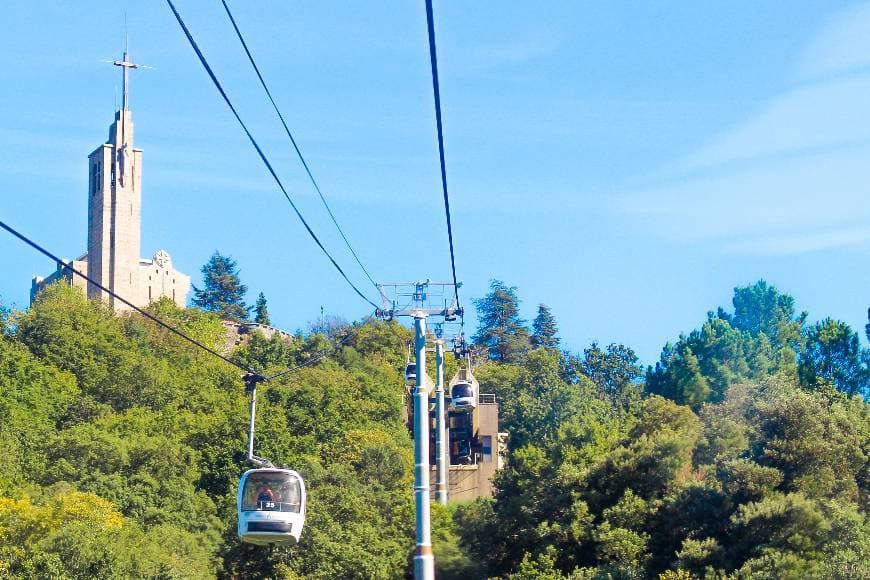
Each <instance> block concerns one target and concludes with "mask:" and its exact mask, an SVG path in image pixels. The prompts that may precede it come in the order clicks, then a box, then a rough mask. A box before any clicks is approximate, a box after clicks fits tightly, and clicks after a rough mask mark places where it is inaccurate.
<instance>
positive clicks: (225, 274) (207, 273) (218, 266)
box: [193, 251, 250, 322]
mask: <svg viewBox="0 0 870 580" xmlns="http://www.w3.org/2000/svg"><path fill="white" fill-rule="evenodd" d="M201 271H202V281H203V289H202V290H200V289H199V288H197V287H196V286H194V287H193V292H194V297H193V304H194V305H196V306H198V307H200V308H202V309H203V310H207V311H209V312H215V313H217V314H218V315H219V316H220V317H221V318H223V319H225V320H235V321H237V322H241V321H244V320H247V319H248V316H250V312H249V309H248V307H247V306H245V293H246V292H247V291H248V287H247V286H245V285H244V284H242V281H241V279H240V278H239V269H238V266H237V265H236V262H235V260H233V259H232V258H231V257H229V256H224V255H222V254H221V253H220V252H218V251H215V253H214V254H212V255H211V258H209V260H208V262H207V263H206V264H205V265H204V266H203V267H202V270H201Z"/></svg>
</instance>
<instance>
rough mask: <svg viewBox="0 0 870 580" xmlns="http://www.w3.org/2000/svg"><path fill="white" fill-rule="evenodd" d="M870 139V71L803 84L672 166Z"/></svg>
mask: <svg viewBox="0 0 870 580" xmlns="http://www.w3.org/2000/svg"><path fill="white" fill-rule="evenodd" d="M864 142H870V75H862V76H857V77H853V78H849V79H843V80H837V81H831V82H825V83H820V84H815V85H811V86H807V87H802V88H799V89H796V90H793V91H790V92H788V93H785V94H783V95H781V96H779V97H777V98H775V99H774V100H773V101H772V102H771V103H770V104H769V105H768V106H766V107H765V108H764V109H763V110H761V111H760V112H758V113H756V114H754V115H753V116H751V117H750V118H749V119H748V120H747V121H746V122H744V123H743V124H741V125H740V126H738V127H735V128H734V129H732V130H730V131H727V132H726V133H724V134H723V135H721V136H719V137H717V138H715V139H713V141H711V142H710V143H709V144H708V145H705V146H703V147H702V148H701V149H700V150H699V151H697V152H694V153H692V154H690V155H688V156H686V157H684V158H683V159H681V160H678V161H677V162H676V163H674V164H672V165H671V167H670V170H671V171H672V172H674V171H676V172H689V171H699V170H705V169H717V168H720V167H722V166H727V165H729V164H735V163H742V162H750V161H758V160H761V161H764V160H766V158H771V157H781V156H784V155H791V154H795V153H806V152H807V151H812V150H818V149H825V148H831V147H837V146H842V145H852V144H855V143H864Z"/></svg>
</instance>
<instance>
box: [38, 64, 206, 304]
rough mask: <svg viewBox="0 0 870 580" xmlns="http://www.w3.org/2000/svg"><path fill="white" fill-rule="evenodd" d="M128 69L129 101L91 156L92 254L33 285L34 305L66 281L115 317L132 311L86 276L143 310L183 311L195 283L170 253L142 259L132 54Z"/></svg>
mask: <svg viewBox="0 0 870 580" xmlns="http://www.w3.org/2000/svg"><path fill="white" fill-rule="evenodd" d="M115 64H116V65H117V66H121V67H123V69H124V99H123V101H122V106H121V109H120V110H119V111H117V112H116V113H115V119H114V121H113V122H112V125H111V126H110V127H109V138H108V140H107V141H106V142H105V143H104V144H102V145H100V146H99V147H97V148H96V149H95V150H94V152H93V153H91V154H90V155H89V156H88V169H89V171H88V175H89V178H88V251H87V253H86V254H83V255H82V256H80V257H78V258H77V259H75V260H72V261H64V263H63V264H58V265H57V270H56V271H55V272H53V273H52V274H51V275H49V276H47V277H46V278H41V277H39V276H37V277H35V278H34V279H33V282H32V284H31V289H30V300H31V302H33V300H34V299H35V298H36V295H37V294H38V293H39V292H40V291H41V290H42V289H43V288H45V287H46V286H47V285H48V284H51V283H54V282H58V281H61V280H64V281H66V282H67V283H70V284H72V285H73V286H75V287H79V288H82V289H83V290H85V291H86V292H87V295H88V298H93V299H100V300H103V301H104V302H106V303H107V304H109V305H111V306H112V308H114V309H115V310H116V311H124V310H129V309H130V308H129V306H127V305H126V304H124V303H123V302H121V301H119V300H116V299H114V298H112V297H111V296H110V295H109V294H108V293H106V292H104V291H103V290H101V289H100V288H98V287H97V286H96V285H94V284H91V283H89V282H87V281H86V280H84V279H83V278H82V277H81V276H78V275H76V274H75V273H74V272H73V271H72V270H70V268H68V267H67V266H70V267H72V268H73V269H74V270H77V271H78V272H81V273H82V274H84V275H86V276H88V277H89V278H91V279H92V280H94V281H96V282H98V283H99V284H100V285H101V286H103V287H105V288H108V289H110V290H111V291H112V292H115V293H117V294H118V295H120V296H122V297H123V298H124V299H126V300H128V301H129V302H131V303H133V304H135V305H136V306H138V307H144V306H147V305H148V304H150V303H151V302H153V301H155V300H157V299H159V298H160V297H162V296H166V297H168V298H170V299H172V300H173V301H174V302H175V303H176V304H178V305H179V306H181V307H183V306H184V305H185V304H186V302H187V294H188V292H189V290H190V277H189V276H188V275H187V274H184V273H182V272H180V271H178V270H176V269H175V268H173V266H172V258H171V257H170V256H169V253H168V252H166V251H165V250H158V251H157V252H156V253H155V254H154V255H153V257H152V258H141V257H140V252H141V239H142V233H141V230H142V227H141V226H142V150H141V149H138V148H136V147H134V145H133V114H132V113H131V112H130V110H129V109H128V108H127V82H128V80H127V71H128V69H129V68H135V67H136V66H137V65H134V64H132V63H130V62H129V59H128V58H127V53H124V60H123V61H116V62H115Z"/></svg>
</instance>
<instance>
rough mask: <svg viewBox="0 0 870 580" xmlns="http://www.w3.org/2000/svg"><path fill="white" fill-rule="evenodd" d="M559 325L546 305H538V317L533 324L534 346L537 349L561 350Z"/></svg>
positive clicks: (532, 338) (532, 339)
mask: <svg viewBox="0 0 870 580" xmlns="http://www.w3.org/2000/svg"><path fill="white" fill-rule="evenodd" d="M558 332H559V325H558V324H557V323H556V317H555V316H553V313H552V312H551V311H550V308H549V307H548V306H547V305H546V304H539V305H538V315H537V316H536V317H535V320H534V321H533V322H532V337H531V341H532V346H533V347H535V348H559V340H560V339H559V337H558V336H556V335H557V334H558Z"/></svg>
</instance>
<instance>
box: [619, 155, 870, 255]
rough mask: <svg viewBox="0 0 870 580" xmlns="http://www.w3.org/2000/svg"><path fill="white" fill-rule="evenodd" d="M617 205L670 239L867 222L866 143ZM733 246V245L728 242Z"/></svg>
mask: <svg viewBox="0 0 870 580" xmlns="http://www.w3.org/2000/svg"><path fill="white" fill-rule="evenodd" d="M613 204H614V208H615V209H616V210H617V211H619V212H620V213H623V214H626V215H627V216H629V217H631V218H634V219H637V220H638V222H639V226H641V227H645V228H647V229H651V230H652V231H654V232H656V233H657V234H659V235H661V236H662V237H664V238H666V239H671V240H675V241H692V242H695V241H709V240H720V241H723V242H725V243H730V241H731V240H733V239H734V238H735V237H737V236H755V237H758V236H764V235H773V234H776V235H787V234H795V233H800V232H804V231H816V230H819V229H820V228H821V229H825V228H827V229H829V230H835V229H836V228H838V227H842V226H843V225H844V224H849V225H852V224H855V223H856V222H859V223H860V222H862V221H863V222H864V223H867V222H870V147H858V148H852V149H850V150H848V151H834V152H827V153H818V154H813V155H806V156H802V157H800V158H792V159H785V160H780V161H778V162H776V163H768V164H766V165H765V166H764V167H752V168H746V169H743V170H740V171H733V172H731V173H729V174H726V175H717V176H713V177H704V178H692V179H688V180H683V181H681V182H674V183H671V184H670V185H664V186H660V187H656V188H650V189H646V190H641V191H636V192H630V193H627V194H625V195H621V196H617V197H616V198H615V199H614V202H613ZM731 249H734V247H733V244H732V247H731Z"/></svg>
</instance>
